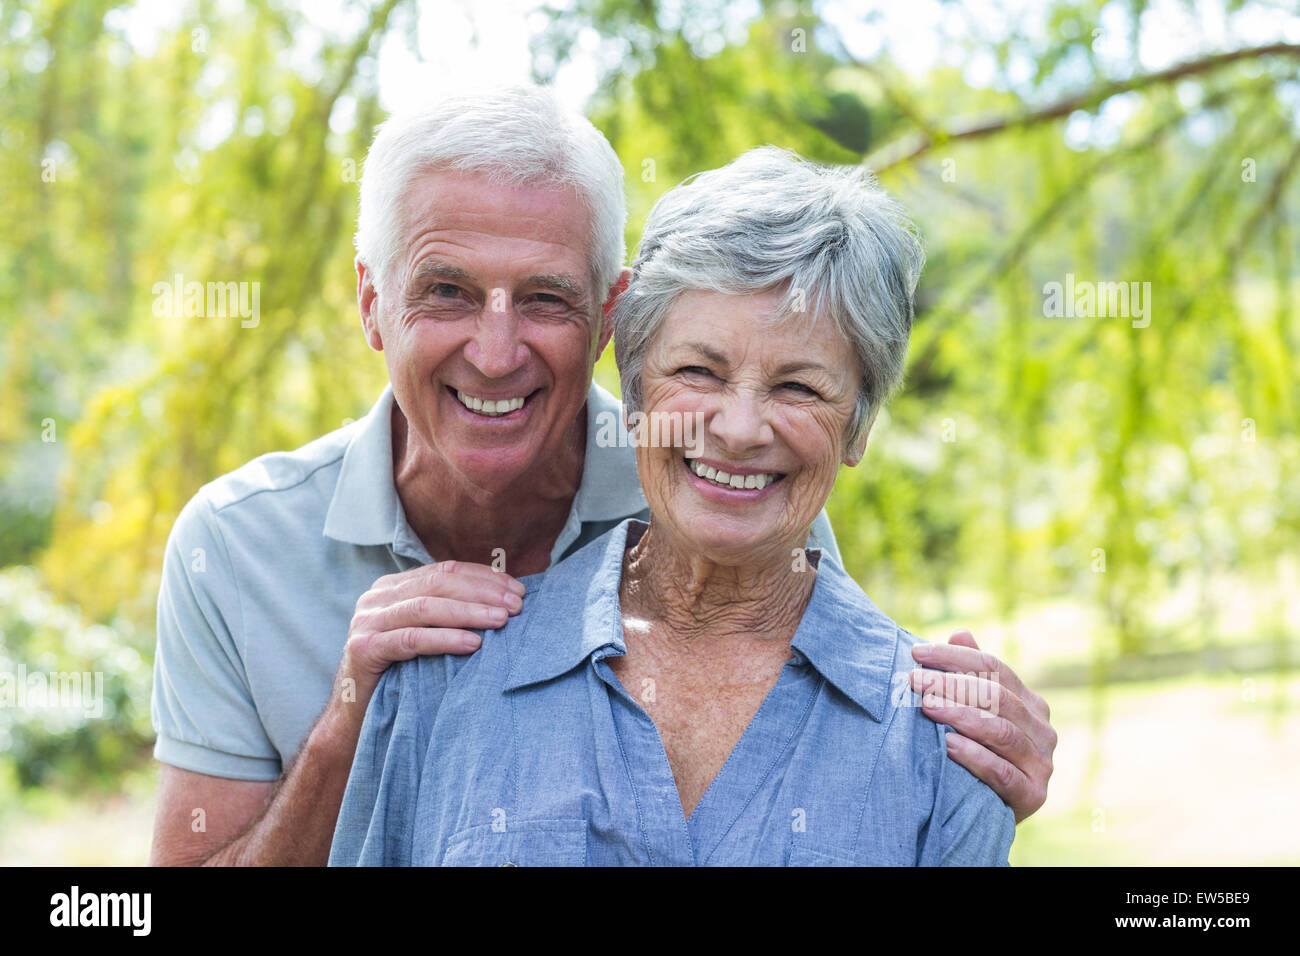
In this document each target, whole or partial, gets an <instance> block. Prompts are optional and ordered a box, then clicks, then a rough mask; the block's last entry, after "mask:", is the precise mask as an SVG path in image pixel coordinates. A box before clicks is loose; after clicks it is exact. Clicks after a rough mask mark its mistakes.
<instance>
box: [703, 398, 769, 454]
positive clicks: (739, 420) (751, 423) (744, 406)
mask: <svg viewBox="0 0 1300 956" xmlns="http://www.w3.org/2000/svg"><path fill="white" fill-rule="evenodd" d="M707 428H708V432H709V436H710V437H711V438H712V439H713V440H714V441H715V442H717V443H718V444H719V445H720V446H722V449H723V450H725V451H727V452H730V453H732V454H743V453H745V452H752V451H753V450H754V449H757V448H762V447H764V446H766V445H769V444H771V442H772V437H773V434H772V426H771V424H770V423H769V422H768V420H767V409H766V406H765V404H764V403H763V402H762V401H760V400H759V399H758V398H757V397H756V396H754V395H751V394H748V393H744V392H736V393H732V394H730V395H726V396H723V397H722V398H721V399H720V400H719V402H718V405H717V407H716V408H715V409H714V412H713V414H712V415H710V416H709V420H708V425H707Z"/></svg>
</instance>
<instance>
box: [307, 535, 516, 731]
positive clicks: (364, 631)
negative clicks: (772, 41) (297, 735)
mask: <svg viewBox="0 0 1300 956" xmlns="http://www.w3.org/2000/svg"><path fill="white" fill-rule="evenodd" d="M523 595H524V586H523V585H522V584H520V583H519V581H517V580H516V579H515V578H512V577H510V575H508V574H506V573H504V572H502V571H495V570H493V569H492V568H490V567H488V566H487V565H483V564H471V563H469V562H466V561H439V562H437V563H435V564H427V565H424V566H422V567H418V568H412V569H411V570H409V571H402V572H400V573H397V574H388V575H385V576H384V577H382V578H380V579H379V580H377V581H376V582H375V583H374V584H373V585H372V586H371V588H370V590H369V591H367V592H366V593H365V594H363V595H361V597H360V599H358V601H357V606H356V612H355V614H353V616H352V624H351V626H350V627H349V629H348V643H347V646H346V647H345V648H344V651H343V660H342V661H341V662H340V664H339V669H338V673H337V674H336V675H335V678H334V689H333V692H332V694H331V699H330V703H329V706H328V707H327V708H326V713H327V714H329V715H331V716H332V718H333V720H332V723H333V724H334V726H335V729H336V731H337V732H338V733H340V735H341V736H342V738H343V739H345V740H347V739H350V741H351V743H352V744H353V745H355V744H356V739H357V734H358V733H359V732H360V729H361V722H362V719H363V718H364V716H365V711H366V705H367V704H369V702H370V698H371V696H372V695H373V694H374V692H375V687H376V685H378V683H379V678H380V677H381V676H383V673H384V671H386V670H387V669H388V668H389V666H390V665H392V664H394V663H396V662H398V661H405V660H410V659H411V658H413V657H422V656H427V655H431V654H472V653H473V652H474V651H476V650H478V648H479V645H480V643H481V640H480V638H479V636H478V635H477V634H475V633H474V632H473V631H471V630H466V628H473V629H475V630H488V629H490V628H497V627H501V626H502V625H503V624H505V622H506V621H507V620H508V619H509V617H510V615H512V614H518V613H519V611H520V609H521V608H522V607H523Z"/></svg>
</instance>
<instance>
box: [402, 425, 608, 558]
mask: <svg viewBox="0 0 1300 956" xmlns="http://www.w3.org/2000/svg"><path fill="white" fill-rule="evenodd" d="M586 431H587V411H586V407H585V406H584V407H583V409H582V411H581V412H579V413H578V415H577V417H576V418H575V420H574V423H573V426H572V427H571V428H570V429H569V431H568V432H567V433H566V434H565V437H564V442H563V445H562V447H561V449H560V450H559V451H558V452H557V453H556V454H554V455H549V456H546V459H545V460H543V461H539V462H538V463H537V465H536V466H535V467H534V468H531V469H529V470H528V471H526V472H524V473H522V474H520V475H519V476H518V477H516V478H515V479H514V480H512V481H511V482H510V483H509V484H508V485H506V486H503V487H499V488H488V489H485V488H483V487H480V486H478V485H476V484H475V483H473V482H471V481H469V480H468V479H467V478H466V477H465V476H464V475H461V474H459V473H458V472H456V471H454V470H453V469H451V468H450V467H448V465H447V462H446V461H445V460H444V459H443V458H442V457H441V456H439V455H438V454H437V453H436V452H434V451H433V450H432V449H430V448H428V447H427V446H425V445H424V444H423V443H422V442H420V441H419V439H418V438H417V437H416V436H415V435H412V434H411V433H410V431H409V428H408V425H407V421H406V416H404V415H403V414H402V411H401V409H400V408H398V407H397V404H396V403H394V404H393V415H392V435H393V483H394V485H395V486H396V488H397V495H398V498H399V499H401V502H402V508H403V509H404V510H405V512H406V520H407V521H408V522H409V523H410V525H411V529H412V530H413V531H414V532H415V533H416V535H417V536H418V537H419V538H420V541H421V542H423V544H424V546H425V548H426V549H427V550H428V552H429V554H430V555H431V556H432V557H433V559H434V560H436V561H448V560H456V561H473V562H476V563H479V564H489V565H493V559H494V558H502V557H503V558H504V562H505V567H504V568H502V570H504V571H506V572H507V573H509V574H511V575H513V576H515V577H520V576H522V575H526V574H534V573H537V572H539V571H544V570H546V568H547V567H548V566H549V565H550V554H551V548H552V547H554V545H555V541H556V539H557V538H558V537H559V535H560V531H561V530H563V528H564V523H565V521H566V520H567V519H568V516H569V510H570V508H571V507H572V505H573V498H574V495H576V494H577V493H578V486H579V484H581V482H582V469H583V464H584V458H585V457H586ZM497 549H501V550H499V551H498V550H497ZM493 566H494V567H500V565H499V563H498V564H495V565H493Z"/></svg>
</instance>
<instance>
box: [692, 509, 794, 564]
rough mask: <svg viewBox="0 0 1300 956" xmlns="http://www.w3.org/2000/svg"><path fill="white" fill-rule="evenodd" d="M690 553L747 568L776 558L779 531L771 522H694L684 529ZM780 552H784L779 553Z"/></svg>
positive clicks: (731, 520) (705, 520)
mask: <svg viewBox="0 0 1300 956" xmlns="http://www.w3.org/2000/svg"><path fill="white" fill-rule="evenodd" d="M681 533H682V535H683V536H684V537H685V539H686V545H687V547H688V548H690V550H691V551H692V552H693V553H694V554H697V555H700V556H701V557H707V558H708V559H710V560H711V561H714V562H716V563H718V564H731V565H736V564H745V563H748V562H751V561H761V560H763V558H764V557H765V556H769V555H771V554H773V553H774V552H773V544H774V542H775V541H777V540H779V539H780V537H781V531H780V529H777V528H775V527H772V526H771V525H770V524H769V523H768V522H764V521H752V522H738V521H736V520H735V519H723V520H709V519H707V518H703V519H694V520H691V521H689V522H687V523H686V524H685V525H683V526H681ZM776 550H777V551H781V552H782V553H784V552H783V550H782V549H776Z"/></svg>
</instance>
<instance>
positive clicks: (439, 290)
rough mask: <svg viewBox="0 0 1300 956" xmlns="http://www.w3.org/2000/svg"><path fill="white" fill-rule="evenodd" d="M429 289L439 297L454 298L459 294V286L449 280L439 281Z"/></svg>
mask: <svg viewBox="0 0 1300 956" xmlns="http://www.w3.org/2000/svg"><path fill="white" fill-rule="evenodd" d="M429 291H430V292H432V293H433V294H434V295H436V296H437V297H438V298H440V299H454V298H455V297H456V296H458V295H460V286H458V285H452V284H451V283H450V282H439V283H437V284H435V285H434V286H433V288H431V289H430V290H429Z"/></svg>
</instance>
